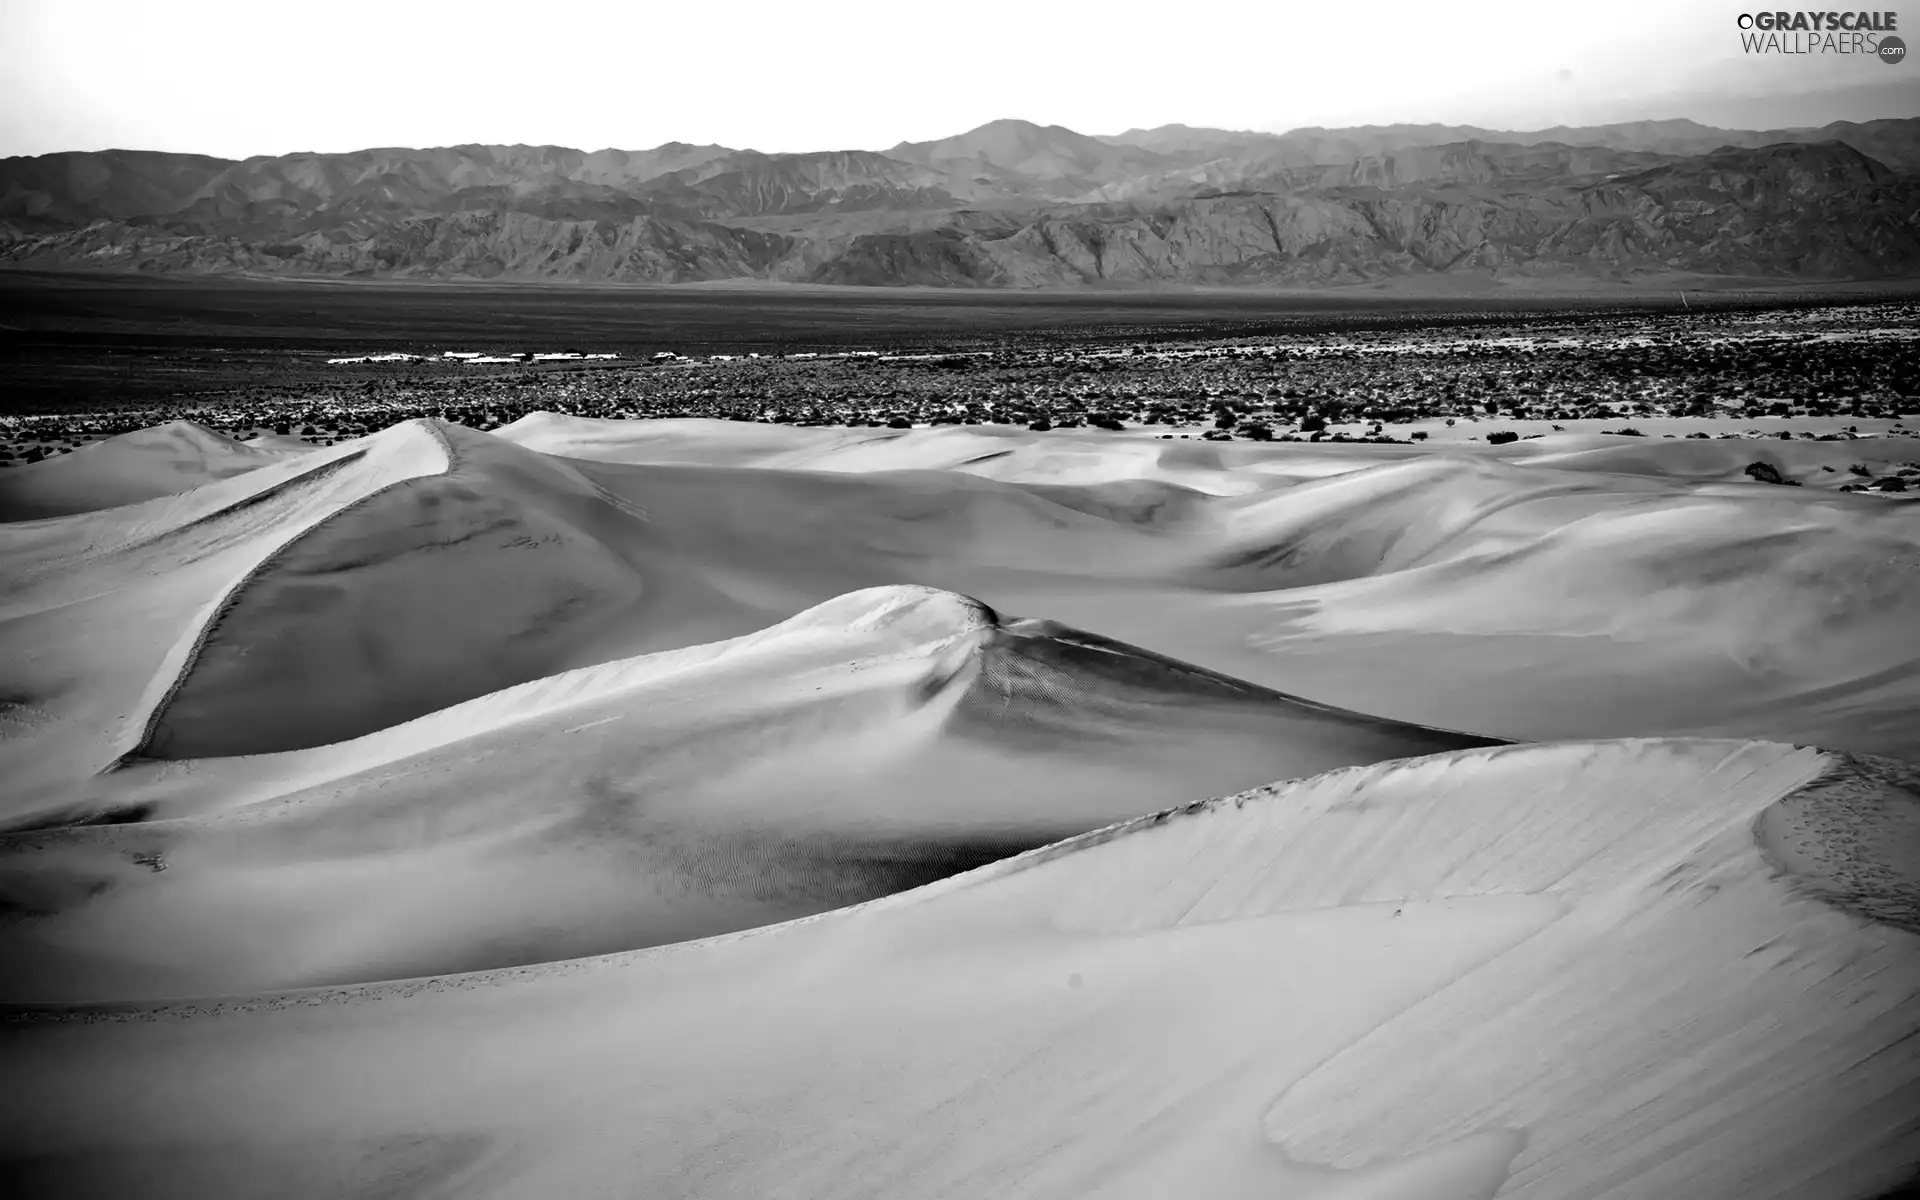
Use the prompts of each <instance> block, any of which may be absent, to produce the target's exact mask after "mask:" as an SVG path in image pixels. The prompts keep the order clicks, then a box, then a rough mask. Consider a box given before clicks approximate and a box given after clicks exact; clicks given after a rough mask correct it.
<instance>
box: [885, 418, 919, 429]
mask: <svg viewBox="0 0 1920 1200" xmlns="http://www.w3.org/2000/svg"><path fill="white" fill-rule="evenodd" d="M887 428H888V429H912V428H913V422H912V421H909V420H907V419H906V418H905V417H889V418H888V419H887Z"/></svg>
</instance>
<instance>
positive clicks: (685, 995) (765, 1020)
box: [0, 740, 1920, 1200]
mask: <svg viewBox="0 0 1920 1200" xmlns="http://www.w3.org/2000/svg"><path fill="white" fill-rule="evenodd" d="M1917 786H1920V779H1916V777H1915V775H1914V773H1913V771H1912V770H1911V769H1910V768H1908V767H1904V766H1900V765H1896V764H1891V763H1887V762H1883V761H1862V760H1855V759H1848V758H1846V757H1843V756H1837V755H1832V754H1827V753H1822V752H1819V751H1815V750H1810V749H1796V748H1791V747H1787V746H1780V745H1768V744H1756V743H1739V742H1710V741H1709V742H1700V741H1685V740H1670V741H1651V742H1617V743H1583V744H1569V745H1560V746H1541V747H1535V746H1522V747H1511V748H1502V749H1493V750H1468V751H1462V752H1458V753H1454V754H1448V755H1441V756H1437V757H1432V758H1425V759H1419V760H1414V761H1410V762H1405V763H1394V764H1384V765H1379V766H1372V767H1364V768H1355V769H1350V770H1345V771H1339V772H1335V773H1333V774H1330V775H1323V776H1319V777H1316V778H1313V779H1309V780H1306V781H1303V782H1299V783H1293V784H1286V785H1281V786H1277V787H1273V788H1266V789H1261V790H1258V791H1256V792H1252V793H1248V794H1246V795H1242V796H1238V797H1235V798H1232V799H1229V800H1224V801H1218V802H1212V803H1208V804H1203V805H1198V806H1195V807H1192V808H1189V809H1186V810H1184V811H1178V812H1174V813H1171V814H1162V815H1161V816H1158V817H1154V818H1150V819H1146V820H1141V821H1135V822H1131V823H1128V824H1125V825H1122V826H1119V827H1116V828H1114V829H1109V830H1105V831H1102V832H1099V833H1095V834H1091V835H1089V836H1086V837H1083V838H1079V839H1076V840H1073V841H1069V842H1066V843H1063V844H1060V845H1057V846H1053V847H1049V848H1046V849H1042V850H1038V851H1035V852H1032V853H1030V854H1027V855H1024V856H1021V857H1019V858H1015V859H1012V860H1009V861H1006V862H1002V863H999V864H996V865H993V866H989V867H985V868H983V869H981V870H979V871H976V872H972V873H969V874H966V875H962V876H959V877H956V878H954V879H950V880H947V881H945V882H942V883H937V884H934V885H931V886H930V887H927V888H923V889H920V890H916V891H912V892H907V893H904V894H901V895H897V896H894V897H891V898H888V899H883V900H879V901H876V902H874V903H872V904H868V905H865V906H862V907H857V908H852V909H846V910H842V911H838V912H834V913H831V914H828V915H825V916H821V917H817V918H814V919H810V920H806V921H801V922H797V923H792V924H785V925H780V926H776V927H773V928H770V929H767V930H764V931H760V932H757V933H753V934H745V935H738V936H732V937H726V938H721V939H718V940H713V941H706V942H696V943H690V944H685V945H681V946H677V947H673V948H663V949H660V950H652V951H642V952H638V953H631V954H622V955H614V956H611V957H604V958H596V959H586V960H580V961H575V962H571V963H566V964H555V965H550V966H543V967H534V968H526V969H520V970H511V971H503V972H494V973H487V974H480V975H466V976H454V977H442V978H436V979H431V980H421V981H414V982H407V983H394V984H380V985H371V986H365V987H355V988H344V989H331V990H321V991H307V992H292V993H281V994H273V995H265V996H257V997H252V998H235V999H227V1000H202V1001H195V1002H190V1003H184V1004H177V1005H164V1006H152V1005H114V1006H104V1007H82V1008H49V1007H38V1008H14V1009H10V1010H6V1016H7V1027H6V1029H5V1032H4V1037H5V1043H4V1045H5V1055H6V1061H7V1064H8V1068H9V1077H10V1080H11V1082H12V1084H13V1086H11V1087H9V1088H8V1089H6V1090H5V1092H4V1095H0V1156H4V1160H5V1166H6V1169H7V1171H8V1174H9V1176H10V1178H11V1179H12V1180H13V1181H14V1187H15V1189H16V1191H17V1193H18V1194H21V1195H33V1196H40V1195H44V1196H62V1197H72V1196H110V1195H126V1194H140V1195H150V1196H192V1197H217V1196H256V1195H262V1194H269V1193H270V1194H274V1195H281V1196H290V1197H292V1196H353V1195H367V1194H396V1193H404V1194H412V1195H421V1194H444V1195H453V1194H458V1195H462V1196H488V1195H499V1196H524V1195H561V1194H571V1195H583V1194H606V1193H611V1194H642V1195H699V1196H707V1197H722V1196H743V1197H744V1196H754V1197H760V1196H806V1197H829V1196H868V1195H880V1194H884V1195H891V1196H932V1195H980V1194H988V1193H991V1194H995V1195H1010V1196H1141V1197H1145V1196H1164V1195H1174V1194H1178V1195H1205V1196H1217V1197H1234V1196H1246V1197H1252V1196H1286V1197H1294V1198H1297V1200H1333V1198H1342V1200H1362V1198H1365V1200H1387V1198H1409V1200H1410V1198H1414V1197H1418V1198H1419V1200H1479V1198H1485V1197H1492V1196H1494V1195H1495V1194H1496V1193H1497V1194H1498V1195H1499V1196H1501V1197H1520V1198H1540V1200H1548V1198H1551V1200H1567V1198H1572V1197H1584V1198H1588V1200H1599V1198H1615V1197H1618V1198H1627V1197H1646V1196H1687V1197H1689V1198H1692V1200H1723V1198H1724V1200H1735V1198H1738V1200H1769V1198H1779V1200H1788V1198H1791V1200H1829V1198H1831V1200H1848V1198H1856V1197H1859V1198H1864V1197H1869V1196H1873V1195H1876V1194H1877V1193H1879V1192H1880V1191H1883V1190H1885V1189H1887V1188H1890V1187H1892V1186H1894V1185H1896V1184H1898V1183H1899V1182H1901V1180H1902V1179H1903V1178H1904V1176H1905V1173H1906V1172H1907V1171H1908V1170H1910V1168H1911V1164H1912V1163H1913V1161H1914V1160H1915V1157H1916V1155H1920V1130H1916V1127H1915V1126H1914V1125H1913V1123H1912V1121H1911V1114H1912V1113H1913V1112H1914V1111H1915V1108H1916V1102H1917V1101H1920V1093H1916V1090H1915V1089H1916V1082H1915V1081H1916V1080H1920V1036H1916V1034H1920V952H1917V951H1920V933H1916V929H1915V922H1914V919H1913V918H1914V915H1915V911H1916V908H1915V904H1916V896H1917V895H1920V879H1916V877H1915V872H1914V869H1913V868H1914V864H1913V863H1912V862H1911V860H1910V858H1909V857H1907V856H1904V855H1902V854H1900V853H1898V852H1896V853H1893V854H1892V855H1889V854H1888V853H1887V848H1888V847H1891V846H1894V845H1897V844H1898V843H1897V842H1895V841H1888V840H1887V839H1888V836H1889V835H1890V836H1892V837H1893V838H1895V839H1898V838H1902V837H1910V836H1911V833H1912V826H1913V822H1914V814H1915V812H1916V811H1920V808H1917V807H1916V806H1920V796H1916V794H1915V789H1916V787H1917Z"/></svg>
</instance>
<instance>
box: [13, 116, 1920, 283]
mask: <svg viewBox="0 0 1920 1200" xmlns="http://www.w3.org/2000/svg"><path fill="white" fill-rule="evenodd" d="M0 263H4V264H7V265H13V266H25V267H35V268H43V269H44V268H54V269H67V268H109V269H129V270H141V271H157V272H245V273H255V274H276V275H321V276H350V277H373V278H390V277H397V278H438V279H475V278H479V279H512V280H554V281H569V280H571V281H605V282H651V283H679V282H694V281H702V280H724V279H764V280H775V281H784V282H795V283H818V284H867V285H873V284H880V285H932V286H965V287H1050V286H1086V285H1101V284H1106V285H1156V284H1210V285H1236V284H1237V285H1321V284H1340V283H1357V282H1365V281H1369V280H1379V279H1384V278H1390V277H1394V276H1405V275H1436V274H1444V275H1456V276H1458V275H1470V276H1479V277H1496V278H1511V277H1516V276H1518V277H1526V276H1569V277H1574V278H1582V277H1595V278H1630V277H1632V276H1634V275H1637V274H1643V273H1649V272H1670V271H1681V272H1697V273H1703V274H1717V275H1727V276H1740V277H1771V278H1782V279H1871V278H1899V277H1910V276H1914V275H1920V118H1902V119H1889V120H1879V121H1869V122H1865V123H1855V122H1836V123H1834V124H1831V125H1826V126H1822V127H1819V128H1808V129H1784V130H1766V131H1752V130H1730V129H1719V128H1713V127H1709V126H1704V125H1699V124H1696V123H1694V122H1692V121H1685V120H1677V121H1644V122H1633V123H1627V124H1619V125H1603V126H1592V127H1586V128H1569V127H1557V128H1553V129H1543V130H1535V131H1531V132H1503V131H1497V130H1488V129H1480V128H1476V127H1472V126H1446V125H1394V126H1367V127H1362V128H1354V129H1318V128H1309V129H1297V130H1293V131H1291V132H1289V133H1284V134H1274V133H1248V132H1237V131H1231V130H1220V129H1196V128H1190V127H1188V126H1184V125H1165V126H1161V127H1159V128H1155V129H1134V130H1128V131H1127V132H1125V133H1121V134H1117V135H1112V136H1102V137H1093V136H1088V135H1085V134H1081V133H1077V132H1075V131H1073V130H1070V129H1066V128H1063V127H1061V126H1057V125H1051V126H1042V125H1036V124H1033V123H1031V122H1026V121H1017V120H1000V121H993V122H990V123H988V124H986V125H982V126H980V127H979V128H977V129H973V130H970V131H968V132H966V133H963V134H959V135H957V136H954V137H949V138H943V139H940V140H937V141H930V142H903V143H901V144H900V145H897V146H894V147H892V148H891V149H889V150H886V151H884V152H876V151H867V150H835V151H823V152H813V153H799V154H763V153H760V152H758V151H753V150H734V149H730V148H728V147H724V146H713V145H705V146H697V145H688V144H685V143H679V142H669V143H667V144H665V145H662V146H657V147H655V148H653V149H651V150H639V151H627V150H598V151H592V152H587V151H581V150H573V149H568V148H565V147H558V146H482V145H467V146H450V147H438V148H432V149H420V150H416V149H406V148H385V149H371V150H360V151H354V152H351V153H341V154H318V153H300V154H287V155H279V156H263V157H255V158H248V159H245V160H241V161H234V160H230V159H221V158H212V157H207V156H203V155H192V154H172V153H160V152H152V151H136V150H107V151H100V152H71V153H61V154H48V155H42V156H38V157H31V158H24V157H23V158H8V159H0Z"/></svg>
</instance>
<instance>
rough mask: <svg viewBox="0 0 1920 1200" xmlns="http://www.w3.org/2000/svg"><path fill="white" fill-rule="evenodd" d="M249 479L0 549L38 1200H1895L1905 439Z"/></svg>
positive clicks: (1919, 671)
mask: <svg viewBox="0 0 1920 1200" xmlns="http://www.w3.org/2000/svg"><path fill="white" fill-rule="evenodd" d="M211 437H212V435H209V434H205V431H196V430H194V429H192V428H182V427H168V428H166V429H162V430H158V431H150V432H149V433H148V434H145V435H131V436H130V437H128V438H124V439H119V440H118V441H117V442H115V443H104V444H102V445H101V446H98V447H95V448H93V449H92V450H90V451H82V452H77V453H75V454H71V455H66V456H63V457H62V459H61V460H59V461H57V462H52V463H45V464H39V465H38V466H36V467H34V468H21V469H17V470H15V471H12V472H10V473H9V476H8V480H9V482H8V483H7V486H8V487H9V488H12V489H14V490H13V491H10V492H7V493H5V495H4V496H0V504H4V505H5V506H9V507H6V508H5V513H4V514H0V515H13V516H16V517H17V516H21V515H30V516H34V517H35V518H36V519H27V520H13V521H11V522H10V523H4V524H0V563H4V566H5V568H6V569H5V570H4V571H0V829H4V830H6V831H7V832H4V833H0V913H4V916H5V920H4V921H0V997H6V998H8V999H9V1000H10V1001H11V1003H0V1067H4V1069H5V1072H6V1077H7V1080H8V1083H9V1084H10V1087H9V1088H7V1089H5V1091H4V1092H0V1174H4V1175H5V1177H6V1178H7V1179H8V1180H9V1182H10V1183H12V1184H14V1188H13V1190H14V1191H16V1192H19V1193H20V1194H23V1195H46V1196H62V1197H68V1196H83V1197H84V1196H103V1197H104V1196H121V1195H143V1196H145V1195H152V1196H191V1197H196V1198H198V1197H218V1196H236V1197H239V1196H246V1197H251V1196H257V1195H266V1194H272V1195H285V1196H302V1197H304V1196H313V1197H321V1196H337V1197H347V1196H356V1197H357V1196H365V1195H407V1196H416V1195H460V1196H488V1195H497V1196H525V1195H587V1194H619V1195H687V1196H701V1197H724V1196H741V1197H748V1196H751V1197H762V1196H793V1197H808V1198H812V1197H830V1196H875V1195H885V1196H922V1195H924V1196H935V1195H943V1196H953V1195H985V1194H992V1195H1013V1196H1048V1197H1053V1196H1059V1197H1068V1196H1072V1197H1080V1196H1116V1197H1119V1196H1126V1197H1132V1196H1139V1197H1147V1196H1156V1197H1157V1196H1168V1195H1182V1196H1184V1195H1194V1196H1205V1197H1209V1198H1212V1197H1248V1198H1251V1197H1255V1196H1260V1197H1268V1196H1282V1197H1290V1198H1292V1200H1416V1198H1417V1200H1485V1198H1488V1197H1493V1196H1495V1195H1496V1194H1497V1195H1498V1196H1500V1197H1516V1196H1517V1197H1537V1198H1539V1200H1575V1198H1584V1200H1598V1198H1619V1200H1627V1198H1630V1197H1631V1198H1638V1197H1649V1196H1661V1197H1666V1196H1685V1197H1688V1198H1689V1200H1695V1198H1699V1200H1722V1198H1724V1200H1736V1198H1737V1200H1747V1198H1760V1200H1765V1198H1768V1197H1778V1198H1781V1200H1788V1198H1791V1200H1870V1198H1872V1197H1875V1196H1877V1195H1879V1194H1880V1193H1881V1192H1883V1191H1885V1190H1886V1189H1888V1188H1891V1187H1893V1186H1895V1185H1897V1184H1899V1183H1900V1182H1901V1181H1902V1179H1903V1177H1904V1176H1903V1173H1907V1172H1910V1170H1911V1165H1912V1163H1913V1162H1914V1161H1916V1159H1920V1126H1916V1125H1915V1124H1914V1123H1913V1121H1912V1119H1911V1114H1912V1113H1914V1112H1916V1111H1920V1084H1916V1080H1920V1049H1917V1048H1920V862H1917V861H1916V855H1915V852H1914V846H1915V844H1916V837H1920V833H1917V832H1916V830H1917V829H1920V817H1917V816H1916V814H1920V776H1916V774H1915V772H1914V769H1913V768H1912V767H1910V766H1908V765H1905V764H1902V763H1899V762H1896V761H1894V760H1893V759H1886V758H1873V757H1868V756H1867V755H1871V754H1892V755H1898V756H1902V757H1906V758H1920V721H1915V720H1914V714H1915V713H1916V711H1920V637H1916V636H1915V634H1914V630H1915V629H1916V628H1920V624H1916V621H1917V620H1920V608H1916V600H1915V598H1916V597H1920V506H1914V505H1911V504H1908V503H1905V502H1902V501H1899V500H1893V499H1889V498H1886V497H1881V496H1864V495H1842V494H1837V493H1836V492H1834V491H1833V490H1832V488H1831V487H1830V486H1826V485H1834V486H1837V484H1835V482H1834V481H1835V480H1836V479H1838V478H1839V477H1840V476H1842V475H1846V476H1847V477H1850V478H1851V477H1854V476H1852V475H1851V474H1850V473H1849V472H1847V470H1846V467H1847V466H1848V465H1850V464H1851V463H1853V462H1862V463H1868V464H1874V466H1873V469H1875V470H1879V469H1882V467H1883V466H1890V465H1891V464H1893V463H1894V462H1895V456H1902V455H1905V454H1906V453H1908V451H1909V446H1910V443H1905V442H1902V443H1901V444H1899V445H1898V446H1894V445H1892V444H1891V443H1888V444H1884V445H1883V444H1880V443H1877V442H1872V441H1866V440H1863V441H1853V442H1845V443H1842V442H1832V443H1802V442H1795V443H1785V442H1777V443H1776V442H1768V443H1764V444H1763V443H1758V442H1742V443H1733V442H1711V443H1709V442H1700V441H1693V442H1685V441H1680V440H1673V441H1666V440H1654V439H1631V438H1596V437H1593V436H1591V435H1585V434H1579V435H1565V436H1558V435H1556V436H1555V437H1550V438H1541V439H1538V440H1533V441H1525V442H1518V443H1512V444H1508V445H1504V446H1500V447H1491V446H1479V447H1472V448H1469V447H1464V446H1458V445H1454V446H1443V447H1437V448H1428V447H1416V446H1387V447H1380V446H1366V445H1350V444H1346V445H1343V444H1327V443H1320V444H1277V445H1256V444H1252V443H1244V442H1243V443H1211V442H1204V441H1180V440H1177V439H1176V440H1171V441H1169V440H1163V439H1160V438H1157V437H1153V436H1150V435H1141V434H1107V433H1100V434H1097V435H1096V434H1092V433H1086V434H1083V433H1080V432H1078V431H1066V432H1064V433H1054V434H1047V435H1039V434H1033V433H1029V432H1026V431H1018V430H993V429H982V428H967V427H956V428H940V429H931V430H915V431H905V432H902V431H893V430H871V429H858V430H829V429H820V428H799V429H795V428H788V427H780V426H752V425H743V424H731V423H718V422H700V421H666V422H633V423H624V422H584V421H577V420H571V419H566V418H557V417H552V416H549V415H538V416H535V417H529V418H527V419H525V420H523V421H520V422H517V423H516V424H515V425H513V426H510V427H508V428H507V429H505V430H502V431H500V432H499V434H497V435H495V434H486V433H481V432H478V431H475V430H471V429H464V428H461V427H459V426H451V425H446V424H443V423H439V422H430V421H418V422H409V423H407V424H404V425H400V426H396V427H394V428H391V429H388V430H386V431H384V432H382V433H379V434H376V435H373V436H371V437H367V438H362V439H359V440H356V441H352V442H347V443H342V444H340V445H336V446H331V447H322V448H313V449H309V450H306V451H304V452H293V451H288V450H284V449H283V448H276V447H272V446H259V447H252V448H249V447H247V446H243V445H241V444H239V443H230V442H226V441H224V440H221V439H213V441H211V442H210V441H209V440H208V439H209V438H211ZM215 442H217V443H218V444H214V443H215ZM89 455H91V456H92V457H89ZM1746 456H1751V458H1747V457H1746ZM1842 456H1844V457H1842ZM1754 460H1760V461H1766V462H1768V463H1769V464H1771V465H1773V466H1774V467H1775V468H1776V469H1777V470H1779V471H1780V473H1781V474H1782V475H1783V476H1786V477H1789V478H1795V479H1800V480H1801V481H1803V482H1804V483H1808V484H1811V485H1814V486H1803V487H1780V486H1775V485H1768V484H1760V483H1755V482H1753V481H1751V480H1749V479H1747V478H1746V476H1745V474H1744V467H1745V464H1746V462H1747V461H1754ZM1829 467H1831V468H1833V469H1832V470H1828V469H1827V468H1829ZM36 506H37V507H36ZM1009 614H1022V615H1020V616H1014V615H1009ZM1090 631H1091V632H1090ZM1446 730H1459V731H1462V732H1457V733H1456V732H1445V731H1446ZM1635 734H1662V735H1675V734H1683V735H1684V734H1714V735H1726V736H1728V737H1729V738H1732V739H1735V740H1726V741H1720V740H1690V739H1688V738H1685V737H1671V736H1665V737H1662V738H1661V739H1660V740H1652V741H1594V740H1592V739H1594V738H1604V737H1611V736H1617V735H1635ZM1499 739H1519V740H1524V741H1535V742H1545V743H1550V744H1542V745H1522V746H1494V745H1492V744H1491V743H1492V742H1494V741H1497V740H1499ZM1746 739H1762V740H1746ZM1783 742H1798V743H1804V744H1807V745H1820V746H1827V747H1833V748H1834V749H1827V750H1816V749H1811V748H1805V746H1798V747H1796V746H1790V745H1785V744H1781V743H1783ZM1844 752H1856V754H1858V755H1859V756H1857V757H1850V756H1849V754H1847V753H1844ZM1324 772H1331V773H1324ZM1316 773H1319V774H1316ZM1301 777H1306V778H1301ZM1285 779H1295V780H1297V782H1290V783H1280V784H1271V781H1273V780H1285ZM1260 785H1270V786H1260ZM1249 787H1252V788H1255V789H1256V790H1255V791H1252V792H1242V789H1246V788H1249ZM1229 793H1241V794H1239V795H1235V796H1234V797H1233V798H1232V799H1229V800H1216V801H1208V800H1207V799H1206V798H1207V797H1212V796H1219V795H1225V794H1229ZM1169 805H1175V806H1178V805H1186V806H1187V807H1184V808H1179V809H1177V810H1171V811H1162V810H1167V809H1168V806H1169ZM1155 812H1159V815H1158V816H1153V817H1149V818H1146V819H1139V818H1140V816H1141V814H1145V813H1155ZM1116 823H1117V824H1116ZM1009 856H1014V857H1009ZM983 864H984V865H983ZM956 873H958V874H956ZM700 939H706V940H700ZM301 988H307V989H310V990H289V989H301ZM16 1181H17V1182H16ZM10 1194H11V1193H10Z"/></svg>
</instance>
